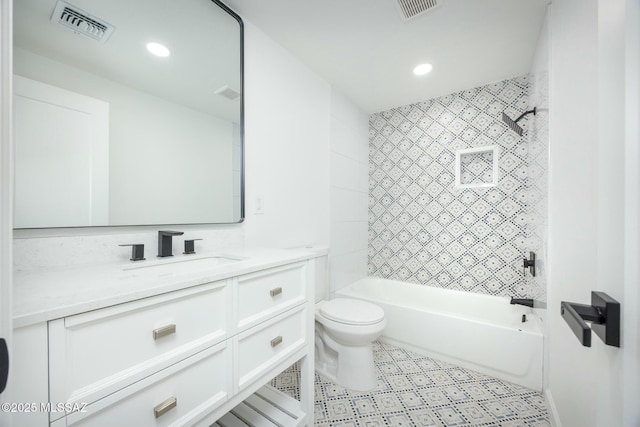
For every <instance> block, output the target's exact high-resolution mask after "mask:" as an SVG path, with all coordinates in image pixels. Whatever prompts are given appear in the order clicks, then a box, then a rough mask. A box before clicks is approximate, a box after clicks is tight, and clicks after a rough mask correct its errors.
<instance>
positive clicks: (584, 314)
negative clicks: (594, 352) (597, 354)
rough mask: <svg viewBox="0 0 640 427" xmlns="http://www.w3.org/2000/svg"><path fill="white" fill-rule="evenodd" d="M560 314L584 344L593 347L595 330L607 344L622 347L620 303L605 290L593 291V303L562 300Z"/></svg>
mask: <svg viewBox="0 0 640 427" xmlns="http://www.w3.org/2000/svg"><path fill="white" fill-rule="evenodd" d="M560 314H561V315H562V317H563V319H564V320H565V322H567V324H568V325H569V327H570V328H571V330H572V331H573V333H574V334H575V335H576V337H578V340H580V343H582V345H583V346H585V347H591V331H592V330H593V331H595V333H596V334H597V335H598V336H599V337H600V338H601V339H602V341H604V342H605V344H607V345H611V346H614V347H620V303H619V302H618V301H616V300H614V299H613V298H611V297H610V296H609V295H607V294H605V293H604V292H591V305H585V304H576V303H573V302H567V301H562V302H561V303H560ZM587 322H591V327H589V325H588V324H587Z"/></svg>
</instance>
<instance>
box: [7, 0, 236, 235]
mask: <svg viewBox="0 0 640 427" xmlns="http://www.w3.org/2000/svg"><path fill="white" fill-rule="evenodd" d="M242 43H243V26H242V21H241V19H240V18H239V17H238V16H237V15H235V14H234V13H233V12H231V11H230V10H229V9H227V8H226V7H225V6H224V5H223V4H221V3H219V2H218V1H216V0H214V1H212V0H180V1H167V0H161V1H158V0H134V1H131V0H69V1H62V0H19V1H16V2H14V130H15V132H14V141H15V170H16V174H15V185H16V187H15V215H14V227H15V228H49V227H94V226H121V225H156V224H158V225H160V224H202V223H233V222H240V221H242V219H243V216H244V212H243V160H242V158H243V133H244V132H243V79H242V75H243V53H242V52H243V46H242Z"/></svg>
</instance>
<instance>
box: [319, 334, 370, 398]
mask: <svg viewBox="0 0 640 427" xmlns="http://www.w3.org/2000/svg"><path fill="white" fill-rule="evenodd" d="M337 353H338V357H337V358H335V359H334V358H331V357H326V355H325V357H317V358H316V363H315V369H316V372H318V373H319V374H320V375H323V376H325V377H327V378H328V379H330V380H331V381H333V382H335V383H336V384H338V385H341V386H343V387H346V388H348V389H350V390H355V391H371V390H373V389H375V388H376V387H377V386H378V375H377V373H376V366H375V363H374V361H373V347H372V345H364V346H357V347H349V346H341V348H340V350H339V351H338V352H337Z"/></svg>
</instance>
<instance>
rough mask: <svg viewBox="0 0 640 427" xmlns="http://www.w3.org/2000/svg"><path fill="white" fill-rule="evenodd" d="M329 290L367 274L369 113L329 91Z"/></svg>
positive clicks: (333, 290)
mask: <svg viewBox="0 0 640 427" xmlns="http://www.w3.org/2000/svg"><path fill="white" fill-rule="evenodd" d="M330 129H331V137H330V141H331V142H330V151H331V179H330V181H331V251H330V254H329V265H330V280H329V281H330V292H332V293H333V292H335V291H337V290H339V289H341V288H343V287H345V286H347V285H349V284H351V283H353V282H354V281H356V280H358V279H361V278H363V277H365V276H366V275H367V245H368V229H369V222H368V214H369V117H368V116H367V114H366V113H364V112H363V111H362V110H360V109H359V108H358V107H357V106H355V105H354V104H353V103H352V102H351V101H349V100H348V99H347V98H345V97H344V96H343V95H342V94H340V92H338V91H337V90H335V89H333V90H332V91H331V118H330Z"/></svg>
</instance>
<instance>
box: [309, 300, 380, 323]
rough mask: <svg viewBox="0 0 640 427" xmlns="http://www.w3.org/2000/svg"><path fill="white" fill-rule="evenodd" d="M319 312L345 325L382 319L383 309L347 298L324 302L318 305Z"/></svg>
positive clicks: (375, 321) (374, 321)
mask: <svg viewBox="0 0 640 427" xmlns="http://www.w3.org/2000/svg"><path fill="white" fill-rule="evenodd" d="M320 314H321V315H322V316H324V317H326V318H327V319H329V320H333V321H334V322H337V323H343V324H347V325H372V324H375V323H378V322H381V321H382V320H383V319H384V310H382V308H380V307H378V306H377V305H375V304H373V303H370V302H366V301H361V300H355V299H347V298H336V299H332V300H331V301H327V302H325V303H324V304H322V305H321V306H320Z"/></svg>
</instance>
